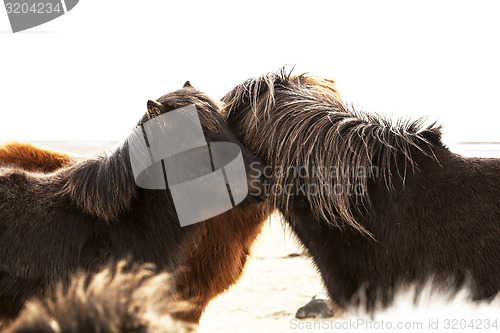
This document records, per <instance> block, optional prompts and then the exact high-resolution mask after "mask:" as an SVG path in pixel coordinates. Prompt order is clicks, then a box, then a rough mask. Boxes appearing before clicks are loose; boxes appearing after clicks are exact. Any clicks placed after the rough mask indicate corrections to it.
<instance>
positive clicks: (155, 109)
mask: <svg viewBox="0 0 500 333" xmlns="http://www.w3.org/2000/svg"><path fill="white" fill-rule="evenodd" d="M162 107H163V105H162V104H161V103H158V102H156V101H152V100H149V101H148V117H149V119H151V118H154V117H156V116H159V115H160V114H162V111H161V109H162Z"/></svg>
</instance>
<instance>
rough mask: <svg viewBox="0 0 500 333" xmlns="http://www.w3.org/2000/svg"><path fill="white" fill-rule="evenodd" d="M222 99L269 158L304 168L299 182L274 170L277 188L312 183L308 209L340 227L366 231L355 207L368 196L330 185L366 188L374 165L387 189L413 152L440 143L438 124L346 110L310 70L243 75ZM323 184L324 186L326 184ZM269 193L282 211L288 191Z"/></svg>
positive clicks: (240, 131)
mask: <svg viewBox="0 0 500 333" xmlns="http://www.w3.org/2000/svg"><path fill="white" fill-rule="evenodd" d="M223 101H224V102H225V103H226V104H227V106H226V109H225V110H226V117H227V119H228V123H229V125H230V126H231V127H232V128H233V129H235V130H236V133H237V135H238V136H239V138H240V139H241V140H242V142H244V143H245V144H246V145H247V146H248V147H249V148H250V150H252V151H254V152H256V153H257V154H258V155H259V157H260V158H262V159H263V160H264V161H265V162H266V163H267V164H269V165H271V166H272V167H274V168H279V167H281V166H288V167H290V166H292V167H296V168H305V169H306V170H308V172H307V176H305V177H298V182H297V177H293V176H290V175H285V176H284V175H283V174H282V173H280V172H275V173H274V177H273V179H272V183H273V184H277V186H278V188H281V189H283V188H285V187H286V185H287V184H291V183H294V184H296V185H297V184H298V186H300V185H304V184H305V185H308V186H311V185H314V186H315V187H316V188H317V189H320V190H318V193H317V194H316V193H315V195H310V196H308V200H309V203H310V205H311V207H312V211H313V212H314V214H315V215H316V217H318V218H320V219H321V220H323V221H325V222H327V223H329V224H333V225H335V226H338V227H342V226H343V225H345V223H347V224H348V225H350V226H352V227H354V228H356V229H359V230H363V231H365V230H364V228H363V227H362V226H361V225H360V224H359V223H358V222H357V221H356V218H355V214H356V210H358V208H355V207H364V206H365V205H366V204H367V203H369V198H368V195H367V193H366V192H365V193H364V194H362V195H355V196H352V195H348V194H347V191H344V192H343V193H340V194H339V193H333V191H332V190H331V189H332V188H333V187H334V186H335V185H336V184H350V185H351V186H352V187H354V188H356V187H357V188H360V187H363V188H366V187H367V186H368V182H369V180H370V179H369V178H370V177H369V175H368V173H370V172H372V171H374V170H375V171H376V172H379V173H380V176H381V178H382V180H383V181H384V182H385V184H386V186H387V187H388V188H392V186H393V181H394V174H397V175H398V176H399V177H400V178H401V180H402V181H404V179H405V176H406V174H407V172H408V169H409V168H408V167H409V166H410V167H411V168H412V169H413V168H414V167H417V166H416V165H415V163H414V159H413V154H414V152H415V151H420V152H423V153H425V154H428V155H430V156H432V155H433V152H432V147H433V146H436V145H438V146H441V145H442V143H441V131H440V126H438V125H436V123H433V124H430V125H428V126H424V123H425V121H424V119H418V120H415V121H410V120H404V119H399V120H396V121H393V120H389V119H387V118H384V117H381V116H378V115H374V114H370V113H367V112H363V111H358V110H354V109H349V108H347V107H346V106H345V105H344V104H343V103H342V101H341V100H340V97H339V94H338V91H337V90H336V88H335V86H334V82H333V81H331V80H327V79H323V78H318V77H314V76H310V75H308V74H301V75H298V76H293V75H292V74H291V72H288V71H286V70H285V69H282V70H280V71H279V72H277V73H268V74H265V75H263V76H261V77H258V78H253V79H249V80H246V81H245V82H244V83H242V84H240V85H239V86H237V87H235V88H234V89H233V90H232V91H230V92H229V93H228V94H227V95H226V96H225V97H224V98H223ZM401 157H402V159H401ZM314 168H316V169H315V170H316V172H314ZM318 170H321V171H319V172H318ZM362 172H364V173H365V175H364V176H362V175H361V173H362ZM372 176H374V177H376V176H377V175H372ZM325 184H328V185H330V187H329V189H330V190H325ZM321 189H323V190H321ZM337 192H339V191H337ZM271 197H272V198H273V199H274V200H275V203H276V204H277V205H278V206H279V207H281V208H282V211H285V212H287V211H288V209H287V208H288V205H289V200H290V199H291V197H290V196H287V197H286V198H285V199H282V198H283V196H276V195H275V196H271ZM280 198H281V201H280ZM355 204H356V205H355ZM358 204H360V205H358ZM290 218H291V217H290ZM343 222H345V223H343Z"/></svg>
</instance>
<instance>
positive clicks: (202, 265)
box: [0, 142, 272, 323]
mask: <svg viewBox="0 0 500 333" xmlns="http://www.w3.org/2000/svg"><path fill="white" fill-rule="evenodd" d="M75 160H76V158H74V157H70V156H68V155H65V154H62V153H59V152H53V151H50V150H45V149H41V148H37V147H34V146H32V145H30V144H25V143H17V142H16V143H9V144H5V145H3V146H0V165H10V166H13V167H20V168H23V169H25V170H29V171H39V172H54V171H56V170H57V169H60V168H63V167H68V166H70V165H71V164H73V163H74V161H75ZM271 213H272V210H271V209H270V206H269V205H267V204H266V203H261V204H254V205H252V207H251V208H250V209H249V208H248V207H247V206H246V205H242V206H236V207H234V208H233V209H232V210H231V211H228V212H226V213H225V214H224V216H223V218H213V219H211V220H209V221H207V222H202V223H203V224H204V229H203V230H202V233H201V235H200V239H199V240H198V241H197V242H196V243H195V244H193V246H192V247H190V248H188V249H186V252H187V254H186V255H185V260H184V262H183V264H182V267H181V269H180V270H179V271H178V272H177V274H176V279H175V281H176V282H175V283H174V287H175V289H176V290H177V293H178V295H181V296H182V299H184V300H189V301H190V304H191V308H189V309H186V308H184V310H183V311H179V312H175V311H173V314H174V316H175V317H176V318H180V319H183V320H186V321H189V322H194V323H198V322H199V320H200V318H201V315H202V313H203V311H204V309H205V308H206V306H207V305H208V303H209V302H210V301H211V300H212V299H213V298H214V297H216V296H217V295H219V294H220V293H222V292H224V291H226V290H227V289H229V287H230V286H232V285H233V284H234V283H236V281H238V279H239V278H240V276H241V274H242V273H243V269H244V267H245V264H246V261H247V259H248V255H249V253H250V248H251V246H252V244H253V242H254V241H255V239H256V238H257V236H258V235H259V234H260V232H261V230H262V226H263V224H264V222H265V221H266V220H267V219H268V218H269V216H270V214H271Z"/></svg>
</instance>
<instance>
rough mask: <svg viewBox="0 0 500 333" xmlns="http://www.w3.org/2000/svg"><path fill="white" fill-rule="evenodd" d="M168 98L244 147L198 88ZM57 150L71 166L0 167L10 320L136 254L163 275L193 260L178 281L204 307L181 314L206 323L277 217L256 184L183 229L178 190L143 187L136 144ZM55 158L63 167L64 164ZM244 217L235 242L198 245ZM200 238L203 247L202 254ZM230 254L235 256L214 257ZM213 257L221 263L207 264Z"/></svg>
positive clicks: (3, 278)
mask: <svg viewBox="0 0 500 333" xmlns="http://www.w3.org/2000/svg"><path fill="white" fill-rule="evenodd" d="M158 102H159V103H160V104H161V105H162V107H161V110H160V113H164V112H168V111H169V110H172V109H176V108H179V107H182V106H186V105H190V104H194V105H196V107H197V109H198V113H199V116H200V120H201V123H202V127H203V130H204V132H205V135H206V137H207V140H208V141H228V142H235V143H237V144H239V142H238V141H237V140H236V138H235V137H234V135H233V134H232V132H231V131H228V130H227V125H226V124H225V123H224V121H223V120H222V117H221V116H220V109H219V108H220V105H219V103H218V102H215V101H213V100H211V99H210V98H208V97H207V96H206V95H204V94H202V93H200V92H199V91H197V90H195V89H194V88H192V87H191V86H190V85H185V87H184V88H183V89H181V90H178V91H176V92H173V93H170V94H167V95H165V96H163V97H161V98H160V99H158ZM157 113H158V109H155V110H149V112H148V114H147V115H145V116H144V117H142V119H141V121H140V123H142V122H144V121H146V120H148V119H149V118H150V117H151V116H154V115H157ZM239 145H240V147H241V149H242V154H243V158H244V160H245V164H246V167H247V171H248V172H247V175H248V180H249V182H251V183H254V184H257V187H258V186H259V184H260V183H261V175H260V174H259V173H256V172H255V171H252V170H251V169H250V168H249V164H250V163H252V164H254V168H255V165H257V169H258V168H259V167H260V162H259V160H258V159H256V158H255V157H254V156H253V154H251V153H250V152H249V151H248V150H247V149H245V148H244V147H242V146H241V144H239ZM10 147H12V146H10ZM19 147H22V146H21V145H17V148H19ZM30 151H33V150H31V149H30ZM36 151H37V150H35V155H34V156H35V157H34V158H33V160H34V161H37V159H38V157H40V156H44V157H46V156H48V157H49V159H50V158H51V155H50V153H48V155H47V154H46V152H44V151H40V152H41V154H39V155H37V154H36ZM52 154H54V153H52ZM3 156H7V157H8V156H12V155H9V154H4V155H3ZM52 156H56V157H57V161H58V162H57V163H59V166H60V167H61V168H60V169H57V170H56V171H55V172H53V173H48V174H43V173H33V172H28V171H26V170H23V169H22V168H19V167H16V166H21V167H23V163H26V162H27V161H22V162H19V160H16V159H15V158H14V159H10V160H9V158H7V160H4V161H3V162H2V164H3V165H6V166H5V167H0V170H1V171H0V188H1V191H0V268H1V272H0V313H1V315H2V317H3V318H4V319H11V318H13V317H14V316H15V315H16V314H17V313H18V311H19V309H20V307H21V306H22V304H23V303H24V302H25V301H26V300H27V299H28V298H31V297H32V296H41V295H42V294H43V293H44V292H45V291H46V290H47V289H50V288H51V287H53V286H54V285H55V284H56V283H57V282H58V281H68V279H69V276H71V274H73V273H74V272H75V271H77V270H79V269H83V270H85V271H90V272H95V271H97V270H99V269H100V268H102V267H103V265H104V264H106V263H108V262H109V261H114V262H116V261H117V260H120V259H123V258H129V257H131V258H132V259H133V262H136V263H144V262H152V263H154V264H155V265H156V267H157V268H158V270H159V271H174V270H175V269H177V268H179V266H180V265H182V264H184V263H185V262H189V263H190V264H189V265H187V266H186V267H185V268H184V269H182V270H181V272H180V273H177V274H178V275H179V277H178V279H177V280H178V281H184V282H179V286H178V289H179V291H180V294H181V295H180V296H181V298H182V297H184V298H185V299H188V298H189V299H190V300H193V301H195V302H196V304H197V305H198V307H197V308H194V309H193V310H189V311H183V312H182V313H181V314H180V315H181V316H182V317H183V319H187V320H190V321H193V322H197V321H198V320H199V316H200V315H201V313H202V311H203V308H204V306H206V304H207V303H208V301H209V300H210V299H211V298H213V297H214V295H215V294H216V293H220V292H221V291H223V290H225V289H227V288H228V287H229V286H230V285H231V284H232V283H234V282H235V281H236V279H237V278H238V277H239V275H240V273H241V270H242V268H243V265H244V263H245V260H246V258H247V254H248V251H249V247H250V245H251V243H252V241H253V239H254V238H255V237H256V235H257V234H258V233H259V232H260V229H261V227H262V224H263V223H264V221H265V219H266V218H267V216H268V215H269V213H268V210H267V209H266V205H265V204H264V203H262V204H260V205H257V204H254V203H252V201H261V200H262V199H263V196H262V195H261V194H260V193H257V194H256V193H255V188H250V189H249V194H250V195H249V197H248V198H247V200H245V201H244V202H243V203H241V204H240V205H239V206H238V207H236V208H234V209H233V210H232V211H229V212H226V213H224V214H221V215H219V216H217V217H214V218H212V219H211V220H208V221H206V222H202V223H198V224H195V225H193V226H188V227H184V228H181V227H180V225H179V222H178V220H177V216H176V214H175V210H174V208H173V206H172V202H171V196H170V194H169V192H168V191H153V190H145V189H141V188H138V187H137V186H136V185H135V182H134V179H133V176H132V171H131V166H130V161H129V156H128V145H127V143H125V144H124V145H123V146H122V147H120V148H118V149H117V150H116V151H115V152H114V153H113V154H112V155H111V156H109V157H101V158H98V159H89V160H84V161H79V162H75V163H72V162H69V163H68V164H67V163H65V162H64V161H69V160H71V158H69V159H68V157H67V156H65V157H64V158H62V159H59V157H61V156H60V155H59V154H57V153H56V154H55V155H52ZM16 161H17V162H16ZM59 161H62V162H59ZM48 162H49V163H48V164H50V165H55V166H54V168H57V163H54V164H52V163H51V161H48ZM52 162H53V161H52ZM16 163H17V164H16ZM33 164H34V165H39V164H37V163H33ZM33 164H32V165H33ZM28 165H29V163H28ZM42 168H43V163H42ZM254 168H252V169H254ZM28 169H29V168H28ZM35 169H36V168H35ZM44 171H49V170H44ZM254 194H256V195H254ZM252 198H255V199H252ZM236 212H240V214H239V215H235V214H236ZM242 219H244V220H245V223H246V224H245V228H241V232H239V233H238V232H236V233H234V234H232V235H231V237H234V239H231V241H228V239H230V236H229V235H228V233H224V232H222V233H220V234H215V236H216V237H220V238H217V239H215V240H212V241H211V242H206V243H205V244H206V245H205V246H206V248H207V249H208V250H207V252H206V253H205V251H204V250H203V246H204V245H199V243H198V241H199V240H200V239H204V238H207V237H208V236H207V235H208V233H209V232H210V233H211V232H212V231H213V226H215V225H218V226H219V227H218V228H219V229H226V228H227V229H228V230H231V229H237V230H239V229H238V224H239V223H240V222H241V221H242ZM212 223H213V224H212ZM218 241H221V242H222V243H221V244H222V245H221V244H219V243H218ZM224 241H225V242H226V243H224ZM193 244H197V245H196V246H195V247H194V249H195V250H193ZM200 251H201V252H202V253H203V255H202V256H201V257H200ZM210 251H212V252H210ZM220 254H225V255H226V257H227V259H228V260H227V261H223V260H221V258H219V257H214V256H218V255H220ZM191 255H196V256H197V257H196V258H190V256H191ZM205 261H206V262H207V263H210V262H212V265H215V266H217V267H218V269H212V270H208V269H206V268H205V266H206V264H205ZM208 266H210V264H208ZM227 267H229V268H230V269H227V270H226V268H227ZM225 270H226V271H225ZM191 276H193V279H191ZM194 279H199V280H200V281H201V282H198V281H194V283H193V285H194V286H195V287H194V288H192V289H191V288H189V285H186V284H189V283H191V281H192V280H194ZM206 281H208V282H209V283H208V284H205V282H206ZM216 281H217V282H216ZM219 281H220V282H219Z"/></svg>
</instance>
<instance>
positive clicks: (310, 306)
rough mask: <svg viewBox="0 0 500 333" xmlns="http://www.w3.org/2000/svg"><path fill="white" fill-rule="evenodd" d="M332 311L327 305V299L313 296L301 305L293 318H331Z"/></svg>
mask: <svg viewBox="0 0 500 333" xmlns="http://www.w3.org/2000/svg"><path fill="white" fill-rule="evenodd" d="M331 317H333V312H332V310H331V309H330V306H329V305H328V300H327V299H321V298H316V297H313V299H312V300H311V301H310V302H309V303H307V304H306V305H304V306H303V307H301V308H300V309H299V310H298V311H297V313H296V314H295V318H298V319H305V318H331Z"/></svg>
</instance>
